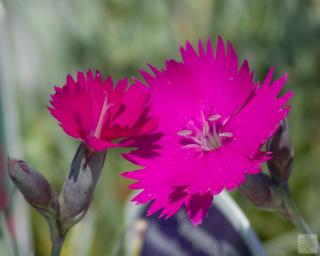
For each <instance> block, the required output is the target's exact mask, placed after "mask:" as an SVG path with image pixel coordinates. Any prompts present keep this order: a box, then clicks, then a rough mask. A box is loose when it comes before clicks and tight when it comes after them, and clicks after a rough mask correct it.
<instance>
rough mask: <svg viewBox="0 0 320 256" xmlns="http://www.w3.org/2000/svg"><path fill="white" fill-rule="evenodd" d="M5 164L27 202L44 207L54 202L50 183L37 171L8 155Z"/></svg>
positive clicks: (37, 206) (36, 206)
mask: <svg viewBox="0 0 320 256" xmlns="http://www.w3.org/2000/svg"><path fill="white" fill-rule="evenodd" d="M7 165H8V171H9V175H10V178H11V179H12V181H13V183H14V184H15V185H16V187H17V188H18V189H19V190H20V192H21V193H22V195H23V196H24V198H25V199H26V201H27V202H28V203H29V204H31V205H32V206H33V207H35V208H40V209H46V208H47V207H49V206H51V205H52V204H53V203H54V200H55V194H54V192H53V190H52V188H51V185H50V184H49V182H48V181H47V180H46V178H45V177H43V176H42V175H41V174H40V173H39V172H37V171H36V170H35V169H33V168H32V167H30V166H29V165H28V164H27V163H26V162H24V161H22V160H19V159H13V158H9V157H8V163H7Z"/></svg>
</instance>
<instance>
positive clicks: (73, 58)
mask: <svg viewBox="0 0 320 256" xmlns="http://www.w3.org/2000/svg"><path fill="white" fill-rule="evenodd" d="M3 7H4V10H5V19H6V23H5V26H6V34H5V36H6V38H7V63H6V65H7V70H8V72H9V73H8V76H9V78H10V86H12V88H13V90H14V96H15V105H16V106H17V110H18V114H19V129H20V131H21V134H22V142H21V146H22V150H23V154H24V158H25V160H26V161H27V162H29V163H30V164H31V165H32V166H34V167H36V168H37V169H38V170H39V171H41V172H42V173H44V175H45V176H46V177H47V178H48V179H49V180H50V181H51V182H52V183H53V185H54V187H55V188H56V189H59V188H60V187H61V186H62V183H63V180H64V176H65V175H66V172H67V170H68V166H69V164H70V162H71V159H72V156H73V154H74V152H75V150H76V148H77V143H78V142H76V141H74V140H73V139H71V138H69V137H68V136H67V135H65V134H64V132H63V131H62V129H60V127H59V126H58V125H57V123H56V122H55V120H54V119H53V118H52V117H51V116H50V114H49V112H48V111H47V109H46V107H47V105H48V100H49V95H50V93H52V91H53V90H52V88H53V85H62V84H63V83H64V80H65V76H66V74H67V73H71V74H75V73H76V71H77V70H84V71H85V70H87V69H88V68H89V67H90V68H92V69H93V70H95V69H99V70H101V71H102V73H103V75H104V76H106V75H108V74H112V76H113V77H114V79H119V78H121V77H122V76H124V75H127V76H131V75H136V76H137V75H138V70H139V69H141V68H145V67H146V63H152V64H154V65H155V66H158V67H161V66H162V63H163V62H164V60H165V59H168V58H178V53H179V52H178V49H179V46H180V45H181V44H184V43H185V40H190V41H191V42H193V43H196V42H197V40H198V39H199V38H204V39H206V38H208V37H210V38H211V39H212V41H213V42H214V43H215V42H216V39H217V36H218V35H221V36H222V37H223V38H224V40H230V41H232V42H233V44H234V47H235V49H236V51H237V53H238V55H239V57H240V59H241V60H243V59H244V58H246V59H248V60H249V63H250V66H251V68H253V69H254V71H255V79H256V80H262V79H263V78H264V75H265V74H266V72H267V70H268V68H269V67H270V66H274V67H275V69H276V72H277V76H280V74H282V73H284V72H287V73H288V74H289V80H288V83H287V87H286V89H293V90H294V91H295V97H294V99H293V100H292V111H291V113H290V116H289V124H290V127H291V132H292V136H293V142H294V146H295V160H294V172H293V174H292V177H291V179H290V185H291V187H292V190H293V196H294V198H295V199H296V201H297V204H298V206H299V208H300V209H301V211H302V213H303V215H304V216H305V218H306V219H307V221H308V222H309V223H310V225H311V226H312V227H313V229H314V230H315V231H316V232H317V233H318V234H319V231H320V214H319V212H320V200H319V196H320V170H319V166H320V115H319V110H320V1H317V0H303V1H298V0H283V1H279V0H272V1H271V0H269V1H256V0H237V1H235V0H221V1H219V0H216V1H210V0H195V1H192V0H135V1H134V0H92V1H85V0H77V1H72V0H71V1H63V0H56V1H55V0H51V1H50V0H28V1H25V0H5V1H3ZM2 36H3V35H2ZM128 168H132V166H130V165H129V164H128V163H127V162H125V161H123V160H120V159H119V158H118V152H117V151H116V150H114V151H112V152H110V153H109V154H108V159H107V165H106V167H105V170H104V173H103V175H102V178H101V180H100V181H99V184H98V187H97V191H96V193H95V197H94V200H93V205H92V207H91V209H90V211H89V212H88V215H87V216H86V218H85V220H84V222H82V223H81V224H79V226H78V227H77V228H76V229H75V230H73V231H72V232H71V233H70V234H69V236H68V239H67V243H66V245H65V248H64V250H63V255H80V254H77V253H74V251H73V250H74V248H77V249H78V251H79V253H80V251H81V250H82V252H84V251H86V250H88V255H109V254H110V252H111V250H112V244H114V242H115V241H116V240H117V238H118V236H119V234H120V233H121V230H122V229H123V225H124V221H123V219H124V211H123V207H124V205H125V204H126V202H127V200H128V199H127V198H128V196H129V193H130V191H129V190H128V189H127V185H128V182H127V181H125V180H124V179H122V178H121V177H120V176H119V173H120V172H121V171H123V170H125V169H128ZM232 195H233V196H234V198H235V199H236V201H237V202H238V204H239V205H240V206H241V207H242V209H243V211H244V212H245V213H246V214H247V216H248V218H249V219H250V221H251V223H252V225H253V228H254V229H255V231H256V232H257V234H258V236H259V238H260V239H261V240H262V241H263V243H264V245H265V246H266V249H267V251H268V252H269V254H270V255H291V254H293V255H294V253H295V252H296V246H297V242H296V241H297V237H296V233H295V231H294V229H293V226H292V225H291V224H290V223H288V222H287V221H286V220H284V219H283V218H282V217H279V216H278V215H277V214H275V213H271V212H262V211H260V210H258V209H255V208H254V207H253V206H252V205H251V204H250V203H249V202H248V201H247V200H246V199H245V198H243V197H242V196H241V195H240V194H239V193H238V192H234V193H233V194H232ZM32 230H33V232H34V233H33V234H34V244H35V249H36V255H46V253H47V252H48V251H49V233H48V228H47V226H46V224H45V222H44V221H43V220H42V219H41V218H40V217H39V216H38V214H37V213H36V212H35V211H33V210H32ZM80 245H81V246H80ZM79 246H80V249H79ZM71 252H73V253H71Z"/></svg>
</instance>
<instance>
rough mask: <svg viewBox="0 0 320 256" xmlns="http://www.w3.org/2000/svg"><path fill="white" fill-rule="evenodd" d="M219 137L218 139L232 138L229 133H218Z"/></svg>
mask: <svg viewBox="0 0 320 256" xmlns="http://www.w3.org/2000/svg"><path fill="white" fill-rule="evenodd" d="M219 136H220V137H228V138H232V137H233V134H232V133H231V132H222V133H219Z"/></svg>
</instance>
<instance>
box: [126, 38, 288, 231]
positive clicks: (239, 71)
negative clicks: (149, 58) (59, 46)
mask: <svg viewBox="0 0 320 256" xmlns="http://www.w3.org/2000/svg"><path fill="white" fill-rule="evenodd" d="M181 55H182V59H183V60H182V62H177V61H174V60H169V61H167V62H166V66H165V68H164V69H163V70H161V71H160V70H157V69H156V68H154V67H152V66H150V68H151V69H152V71H153V73H154V75H150V74H149V73H147V72H145V71H142V72H141V73H142V75H143V77H144V79H145V80H146V81H147V83H148V84H149V86H150V87H151V90H152V101H153V103H152V107H151V114H152V115H153V116H155V117H156V118H158V123H159V128H158V130H157V131H159V132H161V133H162V137H161V138H160V139H158V141H157V142H155V143H154V146H153V147H150V146H149V147H146V148H143V147H142V148H140V149H139V150H138V151H136V152H132V153H130V154H127V155H126V157H127V158H129V159H130V160H132V161H134V162H135V163H137V164H138V165H140V166H144V167H145V168H143V169H140V170H137V171H133V172H126V173H124V174H123V175H124V176H125V177H128V178H131V179H135V180H137V181H136V182H135V183H134V184H132V185H130V187H131V188H132V189H140V190H142V191H141V192H140V194H138V195H137V196H136V197H135V198H134V199H133V200H134V201H136V202H137V203H138V204H142V203H147V202H149V201H152V204H151V206H150V208H149V210H148V214H149V215H151V214H154V213H156V212H157V211H159V210H162V211H161V213H160V217H166V218H169V217H170V216H172V215H173V214H175V213H176V212H177V211H178V210H179V209H180V208H181V207H183V206H184V207H185V208H186V212H187V214H188V216H189V218H190V219H191V221H192V223H193V224H195V225H196V224H200V223H201V222H202V219H203V217H204V216H205V215H206V214H207V212H208V209H209V207H210V206H211V203H212V199H213V196H214V195H217V194H219V193H220V192H221V191H222V190H223V189H225V188H226V189H228V190H233V189H235V188H237V187H238V186H239V185H240V184H241V183H243V182H244V180H245V175H246V174H255V173H258V172H260V171H261V169H260V166H261V164H262V163H264V162H265V161H266V160H268V159H270V157H271V156H270V153H268V152H262V151H261V147H262V145H263V144H264V143H265V142H266V140H267V139H268V138H270V137H271V136H272V135H273V133H274V132H275V131H276V129H277V127H278V125H279V122H280V121H281V120H282V119H283V118H284V117H286V116H287V114H288V112H289V107H287V106H285V104H286V103H287V102H288V100H289V99H290V98H291V96H292V94H293V93H292V92H288V93H286V94H284V95H283V96H281V97H278V95H279V92H280V91H281V89H282V87H283V85H284V83H285V81H286V79H287V75H283V76H282V78H280V79H279V80H275V81H273V82H271V79H272V73H273V69H272V68H271V69H270V71H269V73H268V74H267V76H266V78H265V80H264V82H263V83H262V84H259V83H255V82H254V81H253V73H252V72H251V71H250V69H249V66H248V62H247V61H244V62H243V64H242V65H241V67H240V68H238V57H237V55H236V53H235V51H234V49H233V46H232V44H231V43H228V44H227V50H225V46H224V43H223V41H222V39H221V38H219V40H218V44H217V50H216V54H215V55H214V53H213V49H212V46H211V42H210V40H208V44H207V49H206V50H205V49H204V47H203V45H202V42H201V41H200V42H199V53H198V54H197V53H196V52H195V50H194V49H193V47H192V46H191V45H190V43H189V42H187V44H186V47H185V48H181ZM137 83H139V82H138V81H137ZM141 86H142V85H141ZM150 148H151V150H152V151H154V153H152V154H151V155H150V156H149V155H147V156H146V153H147V152H149V151H150ZM155 152H156V154H155Z"/></svg>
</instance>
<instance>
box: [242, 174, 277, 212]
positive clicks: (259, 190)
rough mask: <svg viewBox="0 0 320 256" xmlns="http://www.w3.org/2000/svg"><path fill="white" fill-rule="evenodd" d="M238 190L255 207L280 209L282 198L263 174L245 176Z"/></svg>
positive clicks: (269, 179)
mask: <svg viewBox="0 0 320 256" xmlns="http://www.w3.org/2000/svg"><path fill="white" fill-rule="evenodd" d="M239 190H240V191H241V192H242V193H243V194H244V195H245V196H246V197H247V198H248V199H249V200H250V201H251V202H252V203H253V204H254V205H255V206H257V207H259V208H263V209H268V210H274V209H279V208H281V205H282V197H281V196H279V195H278V193H277V186H276V184H274V182H273V180H272V179H271V177H269V176H268V175H266V174H264V173H259V174H252V175H247V176H246V181H245V182H244V183H243V184H242V185H241V186H240V187H239Z"/></svg>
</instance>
